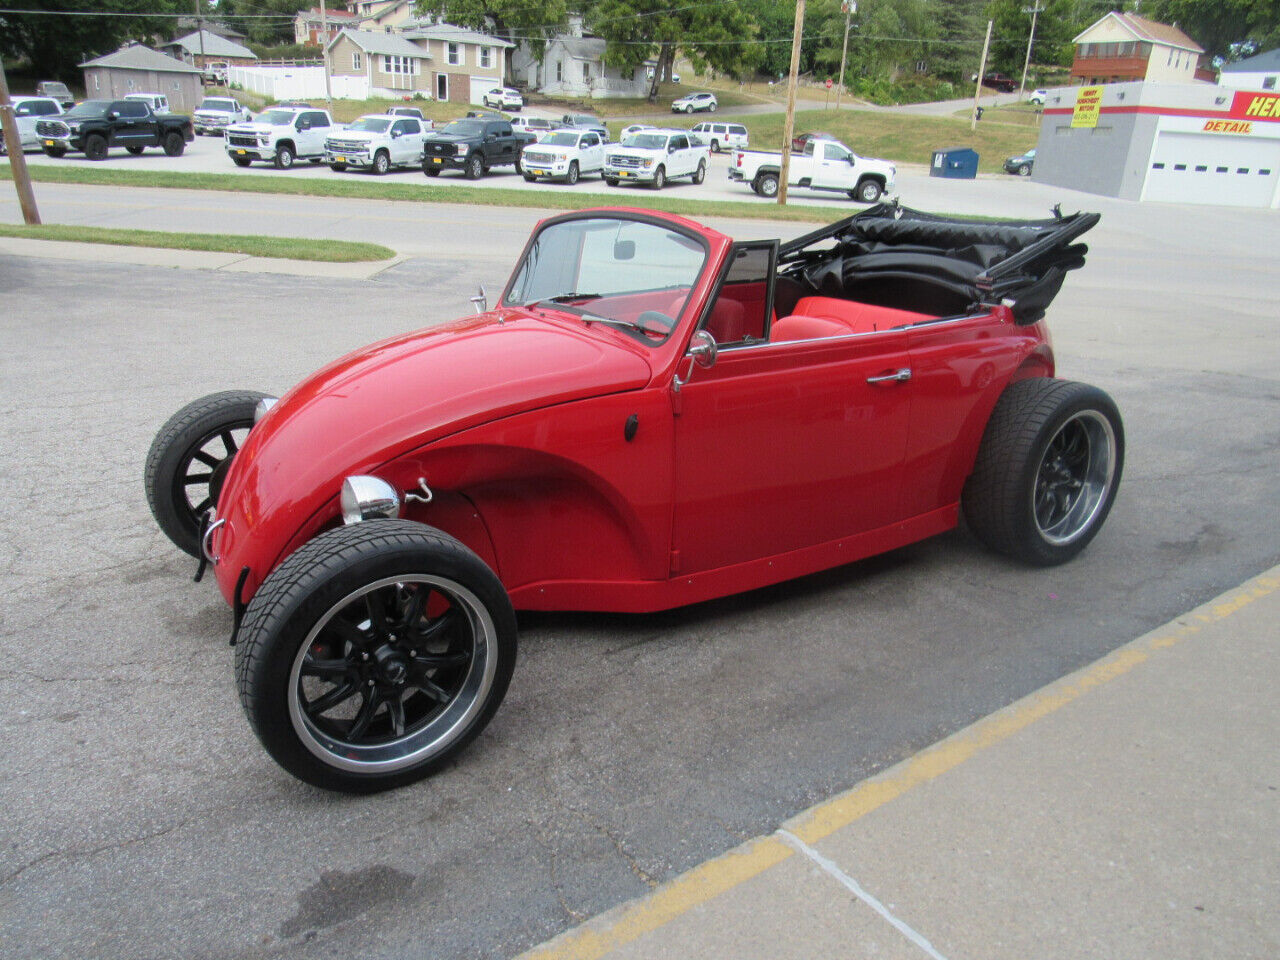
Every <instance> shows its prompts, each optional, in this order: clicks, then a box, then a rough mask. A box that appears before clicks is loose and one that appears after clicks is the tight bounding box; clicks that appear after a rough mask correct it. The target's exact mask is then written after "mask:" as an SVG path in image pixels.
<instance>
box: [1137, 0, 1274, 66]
mask: <svg viewBox="0 0 1280 960" xmlns="http://www.w3.org/2000/svg"><path fill="white" fill-rule="evenodd" d="M1139 12H1140V13H1141V14H1142V16H1144V17H1146V18H1147V19H1148V20H1155V21H1157V22H1159V23H1175V22H1176V23H1177V24H1178V27H1179V28H1180V29H1181V30H1182V32H1183V33H1185V34H1186V35H1187V36H1189V37H1190V38H1191V39H1192V40H1194V41H1195V42H1196V43H1198V44H1200V46H1202V47H1204V49H1205V52H1206V53H1208V54H1209V55H1211V56H1218V57H1223V58H1229V56H1230V54H1231V51H1232V46H1233V45H1234V44H1240V43H1242V42H1244V41H1252V42H1253V43H1254V44H1256V46H1257V49H1258V50H1259V51H1263V50H1273V49H1275V48H1276V47H1277V46H1280V0H1143V3H1142V7H1141V9H1140V10H1139Z"/></svg>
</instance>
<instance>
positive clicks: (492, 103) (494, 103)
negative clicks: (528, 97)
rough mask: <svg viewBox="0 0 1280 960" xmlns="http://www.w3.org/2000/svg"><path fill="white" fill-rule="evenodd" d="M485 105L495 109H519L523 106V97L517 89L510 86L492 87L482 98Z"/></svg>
mask: <svg viewBox="0 0 1280 960" xmlns="http://www.w3.org/2000/svg"><path fill="white" fill-rule="evenodd" d="M482 99H483V101H484V105H485V106H486V107H493V108H494V109H495V110H519V109H520V108H521V107H523V106H524V97H522V96H520V91H519V90H512V89H511V88H510V87H494V88H493V89H492V90H490V91H489V92H488V93H486V94H485V95H484V97H483V98H482Z"/></svg>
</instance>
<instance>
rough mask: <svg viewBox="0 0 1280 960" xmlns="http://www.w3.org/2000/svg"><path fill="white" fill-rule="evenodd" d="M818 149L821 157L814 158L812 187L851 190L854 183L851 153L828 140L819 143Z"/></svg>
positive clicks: (840, 145)
mask: <svg viewBox="0 0 1280 960" xmlns="http://www.w3.org/2000/svg"><path fill="white" fill-rule="evenodd" d="M818 149H819V150H820V151H821V155H820V156H819V157H815V163H814V168H813V186H814V187H816V188H818V189H821V190H852V189H853V187H854V182H855V177H854V172H853V152H852V151H851V150H849V149H848V148H847V147H845V146H843V145H842V144H839V143H835V142H833V141H830V140H826V141H823V142H821V143H819V144H818ZM817 152H818V151H817V150H815V153H817Z"/></svg>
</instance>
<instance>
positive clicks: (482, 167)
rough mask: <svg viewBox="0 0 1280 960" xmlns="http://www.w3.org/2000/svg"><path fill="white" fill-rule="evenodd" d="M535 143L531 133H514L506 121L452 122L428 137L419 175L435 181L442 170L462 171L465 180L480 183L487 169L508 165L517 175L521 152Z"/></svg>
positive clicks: (515, 131) (485, 119)
mask: <svg viewBox="0 0 1280 960" xmlns="http://www.w3.org/2000/svg"><path fill="white" fill-rule="evenodd" d="M536 139H537V137H535V136H534V135H533V134H532V133H525V132H524V131H523V130H513V129H512V128H511V123H510V121H507V120H490V119H487V118H483V117H474V118H470V119H467V120H454V121H453V122H452V123H450V124H449V125H448V126H447V127H445V128H444V129H443V130H437V131H436V132H434V133H429V134H427V136H426V139H425V141H424V142H423V145H422V147H423V149H422V172H423V173H425V174H426V175H427V176H428V177H438V176H440V171H441V170H461V171H462V174H463V176H465V177H466V178H467V179H468V180H479V179H480V178H481V177H482V176H484V175H485V174H486V173H488V172H489V168H490V167H500V166H503V165H504V164H508V163H511V164H515V168H516V170H517V171H519V169H520V153H521V151H523V150H524V148H525V147H526V146H528V145H529V144H531V143H533V142H534V141H535V140H536Z"/></svg>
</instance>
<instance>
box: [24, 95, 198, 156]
mask: <svg viewBox="0 0 1280 960" xmlns="http://www.w3.org/2000/svg"><path fill="white" fill-rule="evenodd" d="M36 136H37V137H39V138H40V146H41V148H42V149H43V150H44V152H45V153H47V154H48V155H49V156H51V157H64V156H66V155H67V152H68V151H72V150H82V151H84V155H85V157H86V158H87V159H89V160H105V159H106V158H107V150H108V149H109V148H111V147H124V148H125V149H126V150H128V151H129V152H130V153H135V154H136V153H141V152H142V151H143V150H145V149H146V148H147V147H162V148H163V149H164V152H165V154H166V155H168V156H170V157H179V156H182V151H183V150H185V149H186V146H187V144H188V143H190V142H191V141H192V140H194V139H195V138H196V135H195V131H194V130H193V129H192V126H191V118H190V117H187V116H182V115H180V114H175V113H153V112H152V110H151V107H150V106H148V105H147V104H146V103H144V102H142V101H141V100H86V101H84V103H81V104H79V105H78V106H75V107H72V108H71V109H70V110H68V111H67V112H66V113H64V114H62V115H61V116H60V117H58V118H56V119H51V120H41V121H39V122H38V123H37V124H36Z"/></svg>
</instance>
